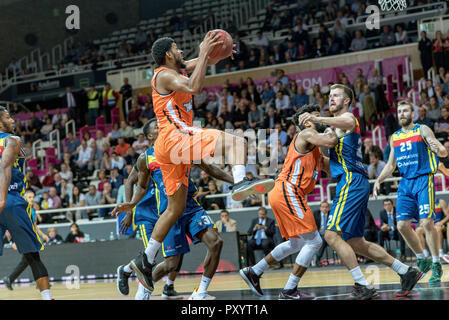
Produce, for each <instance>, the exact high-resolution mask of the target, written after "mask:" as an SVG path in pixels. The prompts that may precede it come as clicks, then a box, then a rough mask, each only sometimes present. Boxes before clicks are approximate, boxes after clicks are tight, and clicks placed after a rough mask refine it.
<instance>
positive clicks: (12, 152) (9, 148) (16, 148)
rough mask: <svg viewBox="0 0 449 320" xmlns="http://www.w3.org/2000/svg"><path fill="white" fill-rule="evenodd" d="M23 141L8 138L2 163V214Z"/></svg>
mask: <svg viewBox="0 0 449 320" xmlns="http://www.w3.org/2000/svg"><path fill="white" fill-rule="evenodd" d="M20 147H21V141H20V138H19V137H16V136H9V137H8V138H6V144H5V149H4V151H3V155H2V159H1V161H0V179H1V182H0V213H1V212H2V211H3V209H4V208H5V206H6V199H7V198H8V191H9V184H10V183H11V171H12V166H13V165H14V162H15V161H16V159H17V156H18V155H19V152H20Z"/></svg>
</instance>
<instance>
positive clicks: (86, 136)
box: [83, 130, 95, 146]
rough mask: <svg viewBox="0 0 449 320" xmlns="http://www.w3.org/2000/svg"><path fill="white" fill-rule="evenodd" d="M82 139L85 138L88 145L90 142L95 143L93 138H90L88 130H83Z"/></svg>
mask: <svg viewBox="0 0 449 320" xmlns="http://www.w3.org/2000/svg"><path fill="white" fill-rule="evenodd" d="M83 140H86V142H87V145H88V146H90V145H92V143H95V139H94V138H92V136H91V134H90V131H88V130H86V131H84V134H83Z"/></svg>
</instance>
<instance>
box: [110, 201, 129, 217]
mask: <svg viewBox="0 0 449 320" xmlns="http://www.w3.org/2000/svg"><path fill="white" fill-rule="evenodd" d="M133 209H134V206H133V204H132V203H129V202H124V203H120V204H118V205H117V206H116V207H115V208H114V210H112V212H111V216H113V217H116V216H117V215H118V214H120V213H123V212H130V211H132V210H133Z"/></svg>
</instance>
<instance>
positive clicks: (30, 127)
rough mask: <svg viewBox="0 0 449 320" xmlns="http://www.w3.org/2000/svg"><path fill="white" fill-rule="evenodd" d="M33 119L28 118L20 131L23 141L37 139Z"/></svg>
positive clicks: (37, 134)
mask: <svg viewBox="0 0 449 320" xmlns="http://www.w3.org/2000/svg"><path fill="white" fill-rule="evenodd" d="M34 123H35V122H34V121H33V119H31V118H30V119H28V120H27V122H26V125H25V128H24V129H23V131H22V136H23V138H24V140H25V142H34V141H36V140H37V139H39V133H38V131H37V128H36V127H35V124H34Z"/></svg>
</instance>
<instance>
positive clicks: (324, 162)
mask: <svg viewBox="0 0 449 320" xmlns="http://www.w3.org/2000/svg"><path fill="white" fill-rule="evenodd" d="M320 167H321V170H322V171H324V172H326V173H327V174H331V167H330V159H329V157H326V156H324V155H322V156H321V164H320Z"/></svg>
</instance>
